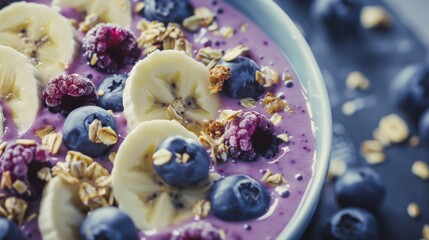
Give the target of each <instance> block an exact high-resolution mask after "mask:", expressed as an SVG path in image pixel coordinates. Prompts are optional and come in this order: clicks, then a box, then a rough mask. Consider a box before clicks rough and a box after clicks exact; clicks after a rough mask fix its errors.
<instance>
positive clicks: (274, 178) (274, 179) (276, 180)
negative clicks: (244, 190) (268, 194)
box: [261, 170, 287, 186]
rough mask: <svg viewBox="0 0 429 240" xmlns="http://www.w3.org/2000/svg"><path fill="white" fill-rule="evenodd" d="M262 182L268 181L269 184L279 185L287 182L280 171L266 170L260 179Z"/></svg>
mask: <svg viewBox="0 0 429 240" xmlns="http://www.w3.org/2000/svg"><path fill="white" fill-rule="evenodd" d="M261 181H262V182H265V183H268V184H269V185H271V186H281V185H285V184H287V181H286V179H284V177H283V176H282V175H281V174H280V173H275V174H274V173H272V172H271V171H270V170H267V171H266V172H265V174H264V176H263V177H262V179H261Z"/></svg>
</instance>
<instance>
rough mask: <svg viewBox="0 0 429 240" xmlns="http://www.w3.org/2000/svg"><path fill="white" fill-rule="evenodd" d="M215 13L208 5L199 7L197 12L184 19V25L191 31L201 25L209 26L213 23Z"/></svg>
mask: <svg viewBox="0 0 429 240" xmlns="http://www.w3.org/2000/svg"><path fill="white" fill-rule="evenodd" d="M213 20H214V14H213V13H212V11H210V9H208V8H206V7H198V8H196V9H195V14H194V15H192V16H190V17H188V18H186V19H185V20H183V27H184V28H186V29H188V30H189V31H192V32H193V31H196V30H197V29H198V28H200V27H209V26H210V25H212V24H213Z"/></svg>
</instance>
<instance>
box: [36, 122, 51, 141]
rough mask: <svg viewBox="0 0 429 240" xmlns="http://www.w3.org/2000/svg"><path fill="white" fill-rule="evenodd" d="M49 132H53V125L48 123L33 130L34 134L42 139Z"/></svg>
mask: <svg viewBox="0 0 429 240" xmlns="http://www.w3.org/2000/svg"><path fill="white" fill-rule="evenodd" d="M50 133H55V127H54V126H51V125H48V126H45V127H43V128H40V129H37V130H36V132H35V134H36V136H37V137H39V138H40V139H43V138H44V137H45V136H46V135H48V134H50Z"/></svg>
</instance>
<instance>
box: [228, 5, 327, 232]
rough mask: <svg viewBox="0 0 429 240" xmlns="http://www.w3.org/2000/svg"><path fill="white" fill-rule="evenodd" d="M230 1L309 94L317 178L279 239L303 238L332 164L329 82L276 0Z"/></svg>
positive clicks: (314, 176)
mask: <svg viewBox="0 0 429 240" xmlns="http://www.w3.org/2000/svg"><path fill="white" fill-rule="evenodd" d="M226 1H227V2H228V3H229V4H231V5H233V6H234V7H236V8H237V9H238V10H239V11H241V12H242V13H244V14H245V15H247V16H248V17H249V18H250V19H252V21H253V22H254V23H255V24H256V25H258V26H259V27H260V28H261V29H262V30H263V31H265V33H266V34H267V35H268V36H269V37H270V38H271V39H272V40H273V41H274V42H275V43H276V44H277V46H278V47H279V48H280V49H281V50H282V51H283V53H284V54H285V56H286V57H287V59H288V60H289V62H290V63H291V65H292V67H293V68H294V70H295V71H296V73H297V74H298V76H299V78H300V82H301V84H302V87H303V88H304V91H305V92H306V93H307V97H308V100H309V111H310V113H311V114H312V118H313V121H314V131H315V135H316V142H317V143H316V144H317V146H316V155H315V163H314V165H313V178H312V180H311V182H310V183H309V185H308V187H307V190H306V192H305V195H304V197H303V200H302V201H301V203H300V205H299V207H298V209H297V211H296V212H295V214H294V216H293V217H292V219H291V221H290V222H289V224H288V225H287V226H286V228H285V229H284V230H283V231H282V233H281V234H280V235H279V236H278V239H299V238H300V237H301V235H302V233H303V232H304V230H305V228H306V227H307V225H308V223H309V221H310V219H311V217H312V215H313V213H314V210H315V208H316V206H317V203H318V201H319V195H320V192H321V189H322V187H323V183H324V180H325V176H326V173H327V169H328V165H329V153H330V146H331V138H332V130H331V128H332V119H331V108H330V105H329V100H328V95H327V91H326V87H325V83H324V80H323V77H322V74H321V72H320V69H319V66H318V65H317V63H316V60H315V59H314V56H313V54H312V52H311V50H310V48H309V46H308V44H307V42H306V40H305V39H304V37H303V36H302V34H301V33H300V31H299V30H298V28H297V27H296V26H295V24H294V23H293V21H292V20H291V19H290V18H289V17H288V16H287V15H286V13H285V12H283V10H282V9H281V8H280V7H279V6H277V5H276V4H275V3H274V2H273V1H267V0H253V1H252V3H251V4H249V1H237V0H226ZM266 26H270V27H268V28H267V27H266ZM311 109H313V110H314V109H317V111H312V110H311Z"/></svg>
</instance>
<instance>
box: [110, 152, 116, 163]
mask: <svg viewBox="0 0 429 240" xmlns="http://www.w3.org/2000/svg"><path fill="white" fill-rule="evenodd" d="M116 153H117V152H111V153H110V154H109V161H110V162H111V163H114V162H115V158H116Z"/></svg>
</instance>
